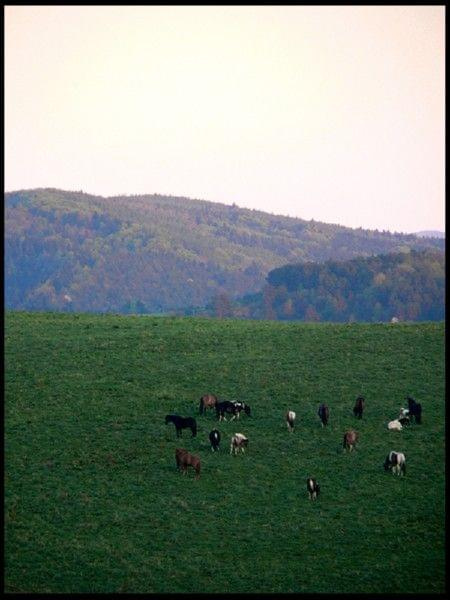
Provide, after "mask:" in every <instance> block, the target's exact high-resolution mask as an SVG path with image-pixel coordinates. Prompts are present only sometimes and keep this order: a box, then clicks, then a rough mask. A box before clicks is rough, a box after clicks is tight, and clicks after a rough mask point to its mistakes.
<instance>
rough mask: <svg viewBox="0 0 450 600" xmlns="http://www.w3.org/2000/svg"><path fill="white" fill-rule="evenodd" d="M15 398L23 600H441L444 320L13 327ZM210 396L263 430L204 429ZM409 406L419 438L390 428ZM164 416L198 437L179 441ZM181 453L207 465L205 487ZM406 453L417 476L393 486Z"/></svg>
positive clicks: (10, 436)
mask: <svg viewBox="0 0 450 600" xmlns="http://www.w3.org/2000/svg"><path fill="white" fill-rule="evenodd" d="M5 392H6V408H5V416H6V424H5V532H6V533H5V538H6V539H5V551H6V558H5V591H7V592H35V593H36V592H41V593H46V592H47V593H49V592H66V593H67V592H68V593H70V592H84V593H88V592H130V593H131V592H141V593H163V592H178V593H188V592H207V593H219V592H229V593H231V592H236V593H245V592H259V593H264V592H271V593H276V592H281V593H283V592H299V593H301V592H328V593H333V592H336V593H338V592H340V593H345V592H361V593H364V592H367V593H368V592H372V593H390V592H404V593H443V592H444V588H445V581H444V525H445V522H444V521H445V513H444V511H445V502H444V500H445V498H444V493H445V457H444V443H445V434H444V431H445V404H444V402H445V400H444V324H443V323H422V324H398V325H364V324H351V325H332V324H298V323H279V322H268V321H233V320H229V321H228V320H224V321H219V320H207V319H188V318H184V319H183V318H164V317H124V316H111V315H108V316H106V315H74V314H42V313H35V314H29V313H11V312H7V313H6V316H5ZM207 392H209V393H215V394H218V395H219V396H221V397H223V398H226V399H233V400H244V401H245V402H247V403H248V404H249V405H250V406H251V409H252V413H253V414H252V416H251V417H247V416H246V415H242V416H241V418H240V421H239V422H238V423H235V422H231V423H230V422H221V423H218V422H217V421H216V419H215V415H214V414H213V413H212V412H211V413H207V414H206V415H204V416H200V415H199V414H198V404H199V398H200V396H201V395H202V394H204V393H207ZM359 394H362V395H364V396H365V398H366V410H365V413H364V418H363V420H362V421H356V420H355V419H354V417H353V414H352V408H353V404H354V400H355V398H356V397H357V396H358V395H359ZM406 395H412V396H413V397H414V398H415V399H416V400H418V401H419V402H421V403H422V406H423V424H422V425H414V424H413V425H411V427H410V428H409V429H405V430H403V431H401V432H391V431H388V430H387V428H386V423H387V421H389V420H391V419H394V418H396V417H397V415H398V411H399V408H400V407H401V406H404V405H405V400H404V398H405V396H406ZM321 402H326V403H327V404H328V405H329V407H330V424H329V426H328V428H326V429H322V427H321V425H320V421H319V419H318V417H317V409H318V406H319V404H320V403H321ZM288 408H290V409H293V410H295V411H296V412H297V426H296V430H295V432H294V433H292V434H290V433H289V432H288V431H287V428H286V425H285V422H284V413H285V411H286V410H287V409H288ZM168 413H178V414H181V415H183V416H188V415H191V416H194V417H196V419H197V423H198V430H199V431H198V436H197V437H196V438H191V434H190V431H189V430H185V431H184V432H183V438H182V440H181V441H177V440H176V437H175V429H174V426H173V425H171V424H170V425H167V426H166V425H165V424H164V416H165V415H166V414H168ZM214 426H217V427H218V429H219V430H220V431H221V433H222V447H221V450H220V452H216V453H212V452H211V450H210V447H209V440H208V433H209V431H210V430H211V429H213V427H214ZM349 427H355V428H356V429H357V430H358V431H359V433H360V443H359V446H357V449H356V450H355V451H354V452H353V453H350V454H349V453H344V452H343V450H342V437H343V433H344V431H345V430H346V429H347V428H349ZM237 431H240V432H242V433H244V434H246V435H247V436H248V437H249V440H250V441H249V448H248V452H247V453H246V454H245V455H240V456H236V457H235V456H230V454H229V443H230V437H231V435H232V434H233V433H235V432H237ZM177 446H182V447H184V448H187V449H188V450H190V451H192V452H193V453H195V454H198V455H199V456H200V458H201V461H202V475H201V478H200V480H199V481H196V480H195V478H194V473H193V472H192V471H190V472H189V476H187V477H183V476H182V475H181V474H180V473H178V472H177V470H176V467H175V457H174V452H175V448H176V447H177ZM390 450H398V451H403V452H404V453H405V455H406V461H407V472H406V476H405V477H396V476H393V475H391V474H390V473H386V472H385V471H384V470H383V462H384V459H385V456H386V454H387V453H388V452H389V451H390ZM307 476H313V477H316V478H317V480H318V481H319V483H320V485H321V495H320V496H319V499H318V501H317V502H311V501H310V500H309V499H308V495H307V492H306V483H305V480H306V477H307Z"/></svg>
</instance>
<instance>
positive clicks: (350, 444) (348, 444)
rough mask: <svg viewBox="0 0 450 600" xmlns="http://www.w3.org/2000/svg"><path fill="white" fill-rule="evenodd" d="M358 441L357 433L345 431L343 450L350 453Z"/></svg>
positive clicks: (351, 430)
mask: <svg viewBox="0 0 450 600" xmlns="http://www.w3.org/2000/svg"><path fill="white" fill-rule="evenodd" d="M358 440H359V433H358V432H357V431H354V430H353V429H350V431H346V432H345V433H344V443H343V447H344V450H348V451H349V452H351V451H352V450H353V448H354V446H355V444H356V442H357V441H358Z"/></svg>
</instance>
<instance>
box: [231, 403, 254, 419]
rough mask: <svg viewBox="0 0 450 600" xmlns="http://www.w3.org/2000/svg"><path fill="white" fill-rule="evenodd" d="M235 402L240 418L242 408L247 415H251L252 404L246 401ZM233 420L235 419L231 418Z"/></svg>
mask: <svg viewBox="0 0 450 600" xmlns="http://www.w3.org/2000/svg"><path fill="white" fill-rule="evenodd" d="M233 404H234V406H235V408H236V409H237V411H238V412H237V418H238V419H239V417H240V414H241V410H243V411H244V412H245V414H246V415H247V416H250V414H251V410H250V406H249V405H248V404H246V403H245V402H233ZM231 420H233V419H231Z"/></svg>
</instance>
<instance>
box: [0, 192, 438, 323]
mask: <svg viewBox="0 0 450 600" xmlns="http://www.w3.org/2000/svg"><path fill="white" fill-rule="evenodd" d="M427 247H428V248H429V247H434V248H443V247H444V240H439V239H431V238H423V239H421V238H418V237H416V236H415V235H401V234H391V233H389V232H379V231H368V230H363V229H357V230H355V229H350V228H346V227H341V226H337V225H330V224H325V223H320V222H315V221H305V220H302V219H295V218H290V217H283V216H276V215H271V214H267V213H264V212H260V211H255V210H249V209H242V208H238V207H237V206H235V205H233V206H228V205H223V204H217V203H212V202H206V201H200V200H192V199H189V198H179V197H171V196H161V195H146V196H116V197H109V198H105V197H101V196H93V195H89V194H86V193H83V192H67V191H61V190H57V189H35V190H25V191H17V192H10V193H7V194H6V195H5V301H6V307H7V308H15V309H27V310H76V311H100V312H105V311H113V312H123V313H126V312H167V311H170V310H173V309H180V308H185V307H189V306H202V305H205V304H206V303H207V302H208V301H210V300H211V298H212V297H213V296H215V295H217V294H220V293H226V294H227V295H228V296H229V297H230V298H235V297H237V296H242V295H243V294H245V293H248V292H256V291H258V290H260V289H261V287H262V286H263V284H264V281H265V277H266V275H267V273H268V272H269V271H270V270H271V269H274V268H275V267H279V266H281V265H284V264H286V263H293V262H302V261H318V262H322V261H325V260H327V259H330V258H335V259H341V260H345V259H350V258H352V257H355V256H359V255H362V256H370V255H373V254H379V253H387V252H396V251H401V250H405V249H407V248H417V249H420V248H427Z"/></svg>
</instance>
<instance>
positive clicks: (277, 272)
mask: <svg viewBox="0 0 450 600" xmlns="http://www.w3.org/2000/svg"><path fill="white" fill-rule="evenodd" d="M213 310H214V306H211V312H212V311H213ZM235 311H236V314H238V315H239V316H242V315H243V314H244V315H245V316H246V317H248V318H266V319H281V320H301V321H334V322H349V321H350V322H351V321H366V322H379V321H390V320H391V319H392V318H393V317H396V318H398V319H400V320H408V321H409V320H411V321H428V320H430V321H434V320H442V319H444V317H445V257H444V253H443V252H436V251H432V250H427V251H414V250H412V251H411V252H401V253H397V254H386V255H378V256H373V257H370V258H357V259H353V260H350V261H344V262H338V261H327V262H326V263H324V264H317V263H305V264H296V265H286V266H284V267H281V268H278V269H274V270H273V271H271V272H270V273H269V275H268V277H267V284H266V285H265V286H264V288H263V290H262V292H261V293H259V294H253V295H251V296H247V297H244V298H243V299H242V300H241V301H240V302H239V303H237V304H236V306H235ZM228 312H229V313H230V312H231V314H234V313H233V310H231V311H228Z"/></svg>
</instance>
